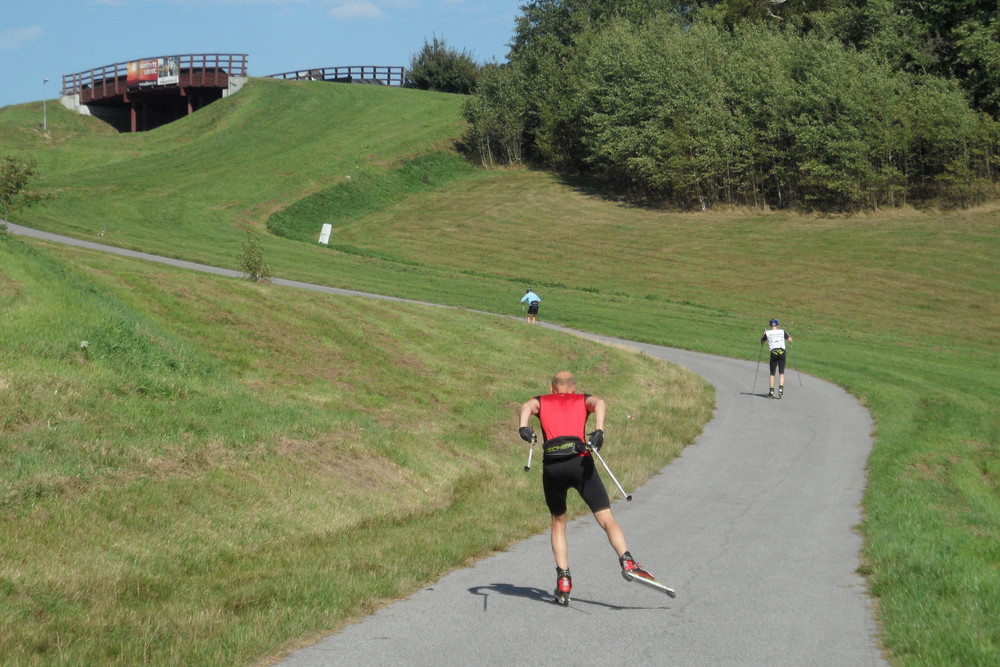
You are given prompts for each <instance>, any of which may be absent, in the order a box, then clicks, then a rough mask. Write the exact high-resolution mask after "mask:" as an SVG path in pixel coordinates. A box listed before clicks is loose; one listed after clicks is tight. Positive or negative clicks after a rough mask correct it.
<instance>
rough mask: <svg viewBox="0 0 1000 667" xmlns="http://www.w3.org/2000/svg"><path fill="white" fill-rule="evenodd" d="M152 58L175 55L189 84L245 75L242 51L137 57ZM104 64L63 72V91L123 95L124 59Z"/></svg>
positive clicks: (225, 80)
mask: <svg viewBox="0 0 1000 667" xmlns="http://www.w3.org/2000/svg"><path fill="white" fill-rule="evenodd" d="M156 58H176V59H177V60H178V64H179V66H180V70H181V72H182V73H184V74H187V75H188V76H186V77H185V81H186V82H187V84H188V85H191V86H225V85H227V83H228V77H229V76H246V75H247V54H245V53H193V54H186V55H171V56H156V57H151V58H139V59H137V60H155V59H156ZM129 62H137V61H136V60H133V61H127V62H122V63H115V64H113V65H104V66H103V67H95V68H93V69H89V70H84V71H83V72H77V73H76V74H64V75H63V84H62V94H63V95H75V94H80V95H81V98H82V97H84V96H86V97H87V98H89V99H87V100H83V99H81V103H83V104H86V103H87V102H89V101H90V100H95V99H102V98H106V97H115V96H117V95H124V94H125V93H127V92H128V85H127V79H128V63H129Z"/></svg>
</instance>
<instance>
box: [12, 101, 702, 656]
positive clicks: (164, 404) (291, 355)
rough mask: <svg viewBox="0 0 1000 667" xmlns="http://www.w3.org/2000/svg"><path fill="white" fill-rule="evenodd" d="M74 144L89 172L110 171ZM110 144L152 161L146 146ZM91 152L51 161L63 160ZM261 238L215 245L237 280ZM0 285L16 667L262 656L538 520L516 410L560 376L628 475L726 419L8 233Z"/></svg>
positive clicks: (625, 385) (583, 370) (350, 315)
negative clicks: (582, 390)
mask: <svg viewBox="0 0 1000 667" xmlns="http://www.w3.org/2000/svg"><path fill="white" fill-rule="evenodd" d="M354 90H357V89H353V88H351V87H340V86H324V87H323V91H324V92H326V91H333V92H334V93H336V92H339V91H347V93H348V94H351V93H352V92H353V91H354ZM248 92H250V91H248ZM390 99H391V98H390ZM430 99H431V100H432V101H433V99H434V98H433V97H432V98H430ZM360 101H361V102H364V99H361V100H360ZM395 104H396V103H395V102H393V103H392V104H390V106H389V108H386V109H384V110H382V111H381V113H382V114H385V115H388V114H390V113H393V114H394V113H396V112H395V110H394V109H393V108H392V107H394V106H395ZM425 111H427V110H426V109H425ZM56 117H57V118H59V116H58V114H56ZM279 117H280V116H279ZM61 120H65V121H67V122H74V121H75V119H74V118H72V117H67V118H61ZM272 122H273V119H272ZM0 124H2V121H0ZM59 127H60V126H59V124H55V125H54V131H55V132H57V133H58V131H59V130H58V128H59ZM9 130H10V128H9V126H8V128H6V130H4V131H5V132H8V131H9ZM28 133H29V134H30V131H29V132H28ZM148 136H149V137H151V138H152V139H153V143H156V141H155V140H156V139H157V136H156V133H152V134H150V135H148ZM78 139H79V141H80V144H81V147H80V148H79V151H81V152H86V151H87V150H90V148H89V146H90V144H88V141H91V140H94V144H95V145H96V146H97V148H95V149H94V154H93V159H94V163H92V166H91V167H89V168H98V169H99V168H100V167H99V166H93V165H102V164H107V163H108V162H109V161H111V159H112V158H111V157H109V155H113V154H114V151H106V149H105V148H104V147H103V146H102V145H101V141H99V140H96V138H95V137H94V136H91V135H90V134H89V133H88V132H87V131H82V132H81V136H80V137H78ZM103 140H104V141H108V142H112V143H115V142H119V141H120V142H121V145H127V146H129V151H128V152H129V153H130V154H132V155H133V156H137V157H136V158H135V159H136V160H137V161H138V162H139V163H146V164H151V165H155V160H154V159H152V158H150V157H149V156H143V155H140V154H141V153H142V151H143V148H145V147H144V146H143V145H142V138H141V137H140V138H136V137H117V136H104V137H103ZM12 143H13V142H12ZM427 143H428V144H429V145H432V144H433V142H431V141H428V142H427ZM248 146H249V145H248ZM328 149H330V150H332V149H331V148H330V147H328ZM75 150H77V149H74V148H70V147H67V146H65V145H61V146H58V147H57V148H55V150H53V153H52V154H51V155H50V156H49V157H48V158H45V157H44V156H43V155H42V153H44V151H39V152H38V155H39V157H40V158H42V161H43V162H45V163H46V164H47V165H48V168H50V169H56V167H55V166H54V165H55V164H56V163H60V164H63V163H64V160H66V159H68V158H66V157H63V155H62V154H63V153H64V152H73V151H75ZM248 150H249V151H250V154H254V153H253V148H252V147H249V148H248ZM268 150H273V148H269V149H268ZM266 152H267V151H262V153H265V154H266ZM407 154H408V151H407V152H403V153H402V156H403V157H406V156H407ZM79 158H80V156H75V157H74V158H73V159H74V160H79V161H78V162H76V163H75V164H74V165H73V166H72V168H73V169H77V168H82V169H84V170H85V171H86V170H87V169H88V167H86V166H81V165H86V161H84V160H82V159H79ZM180 160H181V161H184V162H187V161H188V160H187V159H185V158H180ZM151 168H153V169H154V170H155V167H151ZM189 168H190V167H189ZM114 169H115V170H116V171H118V173H126V172H130V171H132V170H130V169H128V168H125V167H122V166H121V165H116V166H115V167H114ZM372 169H374V170H377V169H378V167H377V166H376V167H372ZM140 171H141V170H140V169H138V168H137V169H136V170H135V173H134V174H133V175H134V176H135V177H136V179H135V180H139V181H141V180H142V175H141V173H139V172H140ZM180 171H183V170H180ZM251 171H253V170H252V169H251ZM116 178H117V177H116ZM72 180H73V179H72V178H69V179H68V181H72ZM151 180H152V177H150V181H151ZM161 180H162V179H161ZM195 180H196V179H195ZM109 182H110V183H115V182H117V181H116V180H115V179H109ZM192 182H193V181H192ZM59 189H60V190H62V197H61V198H60V200H58V202H54V203H53V204H52V206H53V207H55V206H67V205H68V204H67V201H68V200H69V199H71V198H72V196H73V195H72V194H71V192H72V187H71V186H66V187H65V188H63V187H60V188H59ZM136 192H139V190H136V191H133V192H130V193H129V195H128V196H129V197H131V196H133V195H135V193H136ZM92 194H93V193H90V195H88V199H89V196H92ZM152 196H154V197H155V196H157V195H155V194H153V195H152ZM113 200H115V198H114V197H111V199H110V200H108V201H109V202H110V201H113ZM123 206H125V205H123ZM127 206H129V207H134V208H135V210H146V209H147V206H148V201H141V202H134V201H133V202H128V203H127ZM72 208H73V207H72V206H70V209H72ZM102 208H103V207H102V206H100V205H95V206H94V207H93V209H92V210H93V211H100V210H101V209H102ZM110 208H115V206H114V205H111V206H110ZM213 209H214V206H211V205H209V206H207V207H206V210H207V211H208V212H209V213H206V217H205V218H204V219H203V223H204V225H206V226H207V225H209V224H210V222H215V219H214V218H213V217H212V216H211V211H213ZM46 212H47V213H51V211H50V210H46ZM151 215H153V214H151ZM241 224H242V223H241V222H234V221H233V220H230V221H229V222H228V223H227V224H223V225H221V227H222V230H221V231H219V230H217V231H216V232H209V233H210V234H211V233H217V234H218V235H219V237H220V238H221V237H225V238H226V239H227V240H226V241H225V243H227V244H228V245H227V247H226V249H225V251H223V252H224V253H227V254H228V255H229V257H228V258H227V261H228V264H229V265H230V266H233V267H234V268H235V264H236V260H235V255H236V254H237V252H238V245H239V244H238V242H239V240H240V239H241V236H242V230H241V227H240V226H241ZM136 229H138V227H136ZM227 234H228V236H227ZM296 245H298V244H296ZM269 259H270V258H269ZM223 263H227V262H223ZM0 287H2V290H0V312H2V317H0V338H2V339H3V340H4V343H5V349H6V350H8V353H7V354H5V355H4V357H3V361H2V362H0V417H2V418H0V434H2V438H0V517H2V520H0V545H2V551H0V654H2V655H3V656H4V658H3V662H4V663H5V664H47V665H58V664H65V665H79V664H122V665H134V664H140V663H154V664H247V663H250V662H253V661H254V660H255V659H258V658H259V657H260V656H262V655H268V654H273V653H274V652H275V651H278V650H281V649H282V648H285V647H287V646H288V645H289V644H290V643H291V642H293V641H294V640H296V639H297V638H300V637H302V636H309V635H312V634H314V633H317V632H321V631H323V630H329V629H330V628H334V627H337V626H338V625H339V624H342V623H344V622H346V621H348V620H350V619H352V618H355V617H357V616H358V615H361V614H365V613H368V612H370V611H371V610H373V609H374V608H375V607H376V606H377V605H379V604H380V603H382V602H384V601H385V600H387V599H393V598H395V597H398V596H400V595H404V594H406V593H409V592H411V591H413V590H415V589H417V588H419V587H420V586H422V585H425V584H427V583H428V582H431V581H433V580H435V579H436V578H437V577H439V576H440V575H441V574H442V573H444V572H447V571H448V570H450V569H452V568H454V567H457V566H462V565H465V564H467V563H468V562H470V560H472V559H474V558H476V557H480V556H483V555H485V554H487V553H489V552H490V551H492V550H496V549H502V548H504V547H506V546H507V545H509V544H510V543H511V542H512V541H515V540H518V539H522V538H524V537H526V536H528V535H531V534H535V533H537V532H540V531H542V530H544V529H545V528H546V526H547V518H546V517H545V516H544V510H542V509H541V505H540V498H539V488H538V478H537V475H525V474H524V473H523V472H522V471H521V467H522V465H523V463H524V454H525V451H526V450H525V449H524V447H523V445H519V444H518V443H519V440H517V437H516V421H515V420H516V408H517V406H518V405H519V404H520V402H521V401H523V400H524V399H525V398H526V397H528V396H530V395H533V394H534V393H537V392H538V391H541V390H543V389H544V385H545V382H546V380H547V377H548V375H549V374H550V373H552V372H554V370H556V369H559V368H563V367H569V368H572V369H575V370H578V372H579V373H580V375H581V379H582V380H584V381H585V382H586V385H587V388H588V390H592V391H596V392H600V393H602V394H606V395H607V396H608V397H609V399H610V400H611V410H610V413H609V418H608V423H609V431H614V433H615V441H617V442H618V443H619V447H620V449H619V450H618V451H619V452H620V454H619V455H618V456H617V457H616V466H617V468H618V469H619V470H616V472H619V475H621V476H623V477H624V478H625V479H624V480H623V481H624V482H625V483H628V484H631V485H635V484H637V483H638V482H639V481H640V480H642V479H647V478H648V477H650V476H651V475H653V474H654V473H655V472H656V471H657V470H658V469H659V468H660V467H662V465H665V464H666V462H668V461H669V460H670V459H671V458H672V457H673V456H675V455H676V453H677V452H678V451H679V449H680V448H681V447H682V446H683V444H684V443H686V442H688V441H690V440H691V439H692V438H693V437H694V435H695V434H696V433H697V432H698V431H699V430H700V428H701V425H702V424H703V423H704V421H705V420H706V419H707V418H708V416H709V412H710V405H711V392H710V391H709V390H708V389H707V388H706V387H705V386H704V384H703V383H702V382H701V381H700V380H699V379H698V378H697V377H694V376H693V375H691V374H690V373H686V372H683V371H681V370H680V369H676V368H671V367H669V366H667V365H665V364H662V363H659V362H657V361H655V360H652V359H649V358H646V357H643V356H640V355H636V354H632V353H628V352H624V351H621V350H617V349H614V348H610V347H606V346H599V345H594V344H591V343H588V342H586V341H583V340H577V339H572V338H567V337H565V336H561V335H557V334H555V333H553V332H549V331H546V330H544V329H541V328H527V327H525V325H524V324H523V323H521V322H519V321H517V320H512V319H500V318H492V317H489V316H483V315H476V314H470V313H466V312H463V311H461V310H445V309H428V308H422V307H417V306H410V305H405V304H398V303H390V302H370V301H368V300H363V299H356V298H335V297H330V296H325V295H320V294H314V293H303V292H299V291H297V290H289V289H285V288H280V287H275V286H271V285H261V284H250V283H246V282H242V281H236V280H227V279H222V278H216V277H211V276H205V275H201V274H190V273H188V272H184V271H181V270H176V269H171V268H169V267H165V266H159V265H153V264H148V263H144V262H139V261H133V260H128V259H124V258H117V257H107V256H104V255H103V254H100V253H93V252H88V251H80V250H74V249H69V248H61V247H57V246H49V245H47V244H38V243H30V242H24V241H22V240H20V239H17V238H13V237H10V236H7V235H0ZM84 341H86V345H84V344H83V343H84ZM526 345H527V346H529V347H530V348H531V350H532V352H531V354H525V352H524V348H525V346H526ZM469 349H474V350H475V351H476V354H475V363H470V360H469V355H468V354H466V353H465V352H466V351H467V350H469ZM626 410H627V411H628V412H630V413H633V414H638V415H641V418H640V419H635V420H626V419H625V418H624V413H625V411H626ZM497 488H505V489H509V493H505V494H504V495H505V501H504V502H498V501H497V498H496V489H497ZM581 510H582V507H581V506H580V504H579V503H575V505H574V511H576V512H579V511H581Z"/></svg>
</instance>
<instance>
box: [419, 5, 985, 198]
mask: <svg viewBox="0 0 1000 667" xmlns="http://www.w3.org/2000/svg"><path fill="white" fill-rule="evenodd" d="M521 12H522V13H521V15H520V16H519V17H518V19H517V23H516V27H515V30H514V35H513V39H512V42H511V44H510V47H511V50H510V54H509V56H508V62H506V63H503V64H498V63H491V64H488V65H486V66H483V67H481V68H478V69H475V70H474V72H473V76H474V82H473V83H472V84H470V85H469V86H468V87H467V90H468V91H471V94H470V96H469V99H468V100H467V103H466V107H465V116H466V119H467V120H468V121H469V127H470V129H469V132H468V136H467V144H468V146H469V148H470V150H471V151H472V152H473V153H474V155H475V156H476V158H477V159H478V160H480V161H481V162H482V163H483V164H484V165H486V166H492V165H497V164H504V163H520V162H530V163H532V164H536V165H539V166H542V167H545V168H550V169H555V170H560V171H564V172H570V173H577V174H586V175H589V176H592V177H595V178H600V179H603V180H604V181H605V182H606V183H608V184H609V185H610V186H612V187H614V188H616V189H618V190H619V191H622V192H625V193H629V194H631V195H633V196H637V197H644V198H653V199H657V200H662V201H665V202H667V203H670V204H673V205H676V206H681V207H695V208H698V207H700V208H708V207H712V206H717V205H749V206H758V207H765V206H766V207H771V208H813V209H821V210H856V209H861V208H874V207H880V206H895V205H900V204H903V203H907V202H912V203H919V202H924V201H935V202H944V203H947V204H953V205H962V206H969V205H972V204H974V203H977V202H980V201H983V200H985V199H987V198H990V197H992V196H994V195H995V186H996V180H997V179H996V175H997V170H998V167H1000V159H998V155H1000V152H998V150H997V149H998V146H1000V126H998V123H997V122H996V117H997V114H998V112H1000V16H998V15H997V12H996V2H995V0H993V1H986V0H963V1H962V2H954V1H953V0H920V2H913V1H911V0H787V1H781V0H722V1H711V2H709V1H705V2H691V1H690V0H685V1H683V2H682V1H680V0H533V1H532V2H528V3H527V4H525V5H523V6H522V7H521ZM427 46H428V45H425V48H426V47H427ZM436 46H437V48H438V51H441V50H442V49H445V48H446V47H445V46H444V44H443V41H442V42H437V41H436ZM455 55H461V56H463V57H465V58H466V59H468V58H469V54H467V53H463V54H455ZM439 89H440V88H439ZM455 92H463V91H455Z"/></svg>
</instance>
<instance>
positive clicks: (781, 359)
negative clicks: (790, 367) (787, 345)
mask: <svg viewBox="0 0 1000 667" xmlns="http://www.w3.org/2000/svg"><path fill="white" fill-rule="evenodd" d="M785 359H786V355H785V351H784V350H782V349H781V348H778V349H776V350H772V351H771V363H770V365H771V375H774V371H776V370H777V371H778V372H779V373H784V372H785Z"/></svg>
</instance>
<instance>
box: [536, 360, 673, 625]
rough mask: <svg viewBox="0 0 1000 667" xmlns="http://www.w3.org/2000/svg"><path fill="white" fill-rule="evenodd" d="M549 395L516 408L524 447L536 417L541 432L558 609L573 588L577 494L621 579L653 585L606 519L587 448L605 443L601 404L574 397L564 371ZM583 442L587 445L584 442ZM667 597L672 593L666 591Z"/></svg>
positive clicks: (604, 495)
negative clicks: (614, 557)
mask: <svg viewBox="0 0 1000 667" xmlns="http://www.w3.org/2000/svg"><path fill="white" fill-rule="evenodd" d="M550 390H551V393H549V394H546V395H543V396H535V397H534V398H531V399H529V400H527V401H525V403H524V404H523V405H522V406H521V410H520V429H519V434H520V436H521V438H522V439H523V440H524V441H525V442H529V443H531V442H533V441H534V439H535V432H534V431H533V430H532V429H531V427H530V426H528V422H529V421H530V419H531V417H532V416H533V415H534V416H537V417H538V421H539V423H540V425H541V428H542V440H543V445H542V452H543V456H542V488H543V490H544V492H545V503H546V505H548V508H549V513H550V514H551V516H552V531H551V539H552V555H553V556H554V557H555V561H556V590H555V596H556V599H557V601H559V602H560V603H561V604H563V605H566V604H569V594H570V591H571V590H572V587H573V583H572V581H573V580H572V577H571V576H570V571H569V544H568V543H567V540H566V496H567V493H568V492H569V490H570V489H576V491H577V492H578V493H579V494H580V497H581V498H583V501H584V502H585V503H587V507H589V508H590V511H591V512H593V513H594V518H595V519H596V520H597V523H598V524H599V525H600V526H601V528H603V529H604V532H605V533H607V536H608V541H609V542H610V543H611V546H612V547H613V548H614V550H615V553H616V554H618V561H619V564H620V565H621V568H622V576H623V577H625V579H626V580H629V581H631V580H632V578H633V577H637V578H638V577H643V578H648V579H652V576H651V575H650V574H649V573H648V572H646V571H645V570H643V569H642V568H641V567H639V564H638V563H636V562H635V560H634V559H633V558H632V554H630V553H629V551H628V545H627V544H626V542H625V534H624V533H623V532H622V529H621V526H619V525H618V521H617V520H616V519H615V517H614V516H613V515H612V513H611V501H610V499H609V498H608V492H607V489H605V487H604V482H603V481H601V478H600V476H599V475H598V474H597V470H596V468H595V466H594V459H593V457H592V456H591V454H590V451H589V449H588V447H587V444H588V441H589V444H590V446H591V447H593V448H594V449H600V448H601V445H602V444H603V443H604V415H605V410H606V407H605V404H604V399H602V398H598V397H596V396H591V395H589V394H578V393H576V379H575V378H574V377H573V375H572V374H571V373H570V372H568V371H562V372H560V373H556V375H555V377H553V378H552V383H551V385H550ZM591 414H593V415H594V420H595V424H594V426H595V427H596V429H595V430H594V431H592V432H591V433H590V434H589V435H586V436H585V435H584V434H585V429H586V425H587V420H588V418H589V417H590V415H591ZM585 438H586V439H585ZM671 592H672V591H671Z"/></svg>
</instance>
